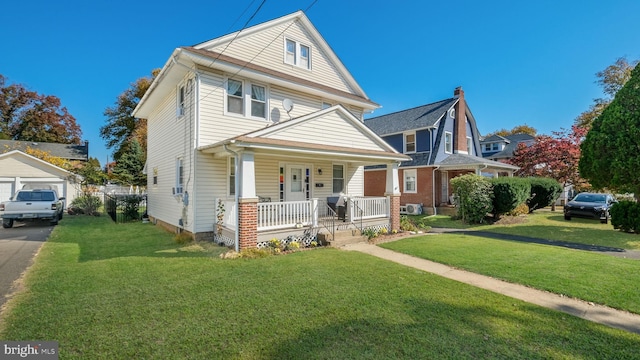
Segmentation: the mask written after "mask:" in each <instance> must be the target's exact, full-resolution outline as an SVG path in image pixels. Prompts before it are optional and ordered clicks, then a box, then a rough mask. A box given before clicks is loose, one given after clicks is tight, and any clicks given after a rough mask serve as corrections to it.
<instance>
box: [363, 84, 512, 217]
mask: <svg viewBox="0 0 640 360" xmlns="http://www.w3.org/2000/svg"><path fill="white" fill-rule="evenodd" d="M365 125H367V127H369V128H370V129H371V130H373V131H374V132H375V133H376V134H378V135H380V137H382V138H383V139H384V140H385V141H387V142H388V143H389V144H390V145H391V146H392V147H393V148H395V149H396V150H397V151H398V152H401V153H404V154H407V155H409V156H411V161H406V162H403V163H402V164H401V165H400V169H399V177H400V178H399V184H400V186H401V188H400V192H401V193H402V195H401V197H400V204H401V205H402V207H405V206H407V205H408V204H417V205H421V207H422V208H423V209H424V211H426V212H428V213H433V212H437V207H439V206H446V205H449V204H451V195H452V191H451V186H450V180H451V179H452V178H454V177H456V176H459V175H462V174H467V173H476V174H479V175H485V176H492V177H497V176H499V174H506V175H507V176H512V175H513V172H514V171H516V170H517V169H518V168H517V167H515V166H512V165H509V164H503V163H500V162H497V161H493V160H489V159H485V158H483V157H482V156H481V151H480V135H479V133H478V128H477V125H476V120H475V118H474V116H473V114H472V113H471V110H469V107H468V106H467V104H466V101H465V98H464V91H463V90H462V89H461V88H456V89H455V91H454V97H453V98H450V99H445V100H441V101H437V102H434V103H430V104H427V105H422V106H418V107H416V108H412V109H407V110H402V111H398V112H395V113H392V114H387V115H382V116H379V117H375V118H371V119H366V120H365ZM384 178H385V171H384V169H383V168H381V167H379V166H368V167H366V168H365V195H366V196H379V195H380V194H382V193H383V192H384V190H385V189H384V188H383V186H382V185H384V184H385V182H384V181H383V180H384ZM407 212H411V211H410V210H408V211H407Z"/></svg>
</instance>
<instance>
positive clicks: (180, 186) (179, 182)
mask: <svg viewBox="0 0 640 360" xmlns="http://www.w3.org/2000/svg"><path fill="white" fill-rule="evenodd" d="M173 192H174V194H182V193H183V192H184V164H183V161H182V158H177V159H176V187H175V188H174V191H173Z"/></svg>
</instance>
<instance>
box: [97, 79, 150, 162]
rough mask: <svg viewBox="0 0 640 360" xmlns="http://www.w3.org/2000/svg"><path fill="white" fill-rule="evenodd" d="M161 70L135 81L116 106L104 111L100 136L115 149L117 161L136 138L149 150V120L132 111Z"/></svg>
mask: <svg viewBox="0 0 640 360" xmlns="http://www.w3.org/2000/svg"><path fill="white" fill-rule="evenodd" d="M159 72H160V69H155V70H153V71H152V72H151V76H147V77H141V78H139V79H138V80H136V81H135V82H133V83H132V84H131V85H130V86H129V88H128V89H127V90H125V91H124V92H123V93H122V94H120V95H119V96H118V99H117V100H116V102H115V104H114V106H112V107H108V108H107V109H106V110H105V111H104V116H105V117H106V118H107V119H106V124H105V125H104V126H102V127H101V128H100V136H101V137H102V138H103V139H104V140H106V141H107V144H106V145H107V148H109V149H114V155H113V158H114V159H115V160H116V161H118V159H119V158H120V157H122V155H123V154H125V153H126V152H128V150H129V144H130V143H131V142H132V141H133V140H134V139H136V140H137V141H138V143H139V145H140V146H141V147H142V150H143V152H144V153H145V154H146V152H147V138H146V134H147V122H146V120H144V119H138V118H135V117H134V116H133V115H131V113H132V112H133V109H135V107H136V106H137V105H138V103H139V102H140V99H142V97H143V96H144V93H145V92H146V91H147V90H148V89H149V86H151V83H152V82H153V79H155V77H156V76H157V75H158V73H159Z"/></svg>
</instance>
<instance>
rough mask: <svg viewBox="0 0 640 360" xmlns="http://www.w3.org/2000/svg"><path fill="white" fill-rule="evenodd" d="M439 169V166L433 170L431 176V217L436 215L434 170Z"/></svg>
mask: <svg viewBox="0 0 640 360" xmlns="http://www.w3.org/2000/svg"><path fill="white" fill-rule="evenodd" d="M438 169H440V165H438V166H436V167H434V168H433V173H432V174H431V204H432V205H433V215H438V212H437V210H436V170H438Z"/></svg>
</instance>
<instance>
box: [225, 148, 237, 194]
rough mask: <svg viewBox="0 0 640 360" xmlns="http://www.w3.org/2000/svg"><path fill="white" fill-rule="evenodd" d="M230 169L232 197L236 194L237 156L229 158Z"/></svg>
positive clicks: (230, 191)
mask: <svg viewBox="0 0 640 360" xmlns="http://www.w3.org/2000/svg"><path fill="white" fill-rule="evenodd" d="M228 168H229V171H228V172H227V173H228V174H229V195H230V196H232V195H235V194H236V158H235V156H230V157H229V164H228Z"/></svg>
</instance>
